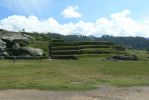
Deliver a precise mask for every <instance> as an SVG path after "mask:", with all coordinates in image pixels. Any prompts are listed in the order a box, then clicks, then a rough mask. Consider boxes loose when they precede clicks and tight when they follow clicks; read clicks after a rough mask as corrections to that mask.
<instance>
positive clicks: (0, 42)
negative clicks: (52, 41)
mask: <svg viewBox="0 0 149 100" xmlns="http://www.w3.org/2000/svg"><path fill="white" fill-rule="evenodd" d="M33 40H34V39H33V38H32V37H31V36H30V35H27V34H23V33H19V32H11V31H5V30H1V29H0V56H4V57H8V56H22V57H27V56H30V57H31V56H33V57H35V56H43V53H44V52H43V50H42V49H39V48H32V47H27V45H28V44H29V43H31V42H32V41H33Z"/></svg>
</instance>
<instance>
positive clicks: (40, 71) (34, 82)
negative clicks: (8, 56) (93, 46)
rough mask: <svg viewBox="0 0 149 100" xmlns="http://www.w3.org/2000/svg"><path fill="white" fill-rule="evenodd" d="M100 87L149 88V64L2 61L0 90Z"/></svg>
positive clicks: (126, 62) (145, 62)
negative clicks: (143, 86)
mask: <svg viewBox="0 0 149 100" xmlns="http://www.w3.org/2000/svg"><path fill="white" fill-rule="evenodd" d="M98 85H114V86H138V85H149V62H148V61H137V62H135V61H133V62H132V61H123V62H112V61H101V60H100V59H98V58H86V59H80V60H43V61H38V60H18V61H16V62H15V63H14V64H13V61H11V60H0V89H47V90H88V89H93V88H96V87H97V86H98Z"/></svg>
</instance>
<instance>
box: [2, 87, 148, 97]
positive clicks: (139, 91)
mask: <svg viewBox="0 0 149 100" xmlns="http://www.w3.org/2000/svg"><path fill="white" fill-rule="evenodd" d="M0 100H149V87H130V88H117V87H110V86H100V87H99V88H98V89H96V90H92V91H86V92H52V91H40V90H1V91H0Z"/></svg>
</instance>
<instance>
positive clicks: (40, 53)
mask: <svg viewBox="0 0 149 100" xmlns="http://www.w3.org/2000/svg"><path fill="white" fill-rule="evenodd" d="M22 49H23V50H25V51H28V52H29V54H30V55H31V56H43V54H44V52H43V50H42V49H39V48H32V47H24V48H22Z"/></svg>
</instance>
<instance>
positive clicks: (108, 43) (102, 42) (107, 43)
mask: <svg viewBox="0 0 149 100" xmlns="http://www.w3.org/2000/svg"><path fill="white" fill-rule="evenodd" d="M76 44H78V45H113V43H112V42H105V41H101V42H76Z"/></svg>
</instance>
